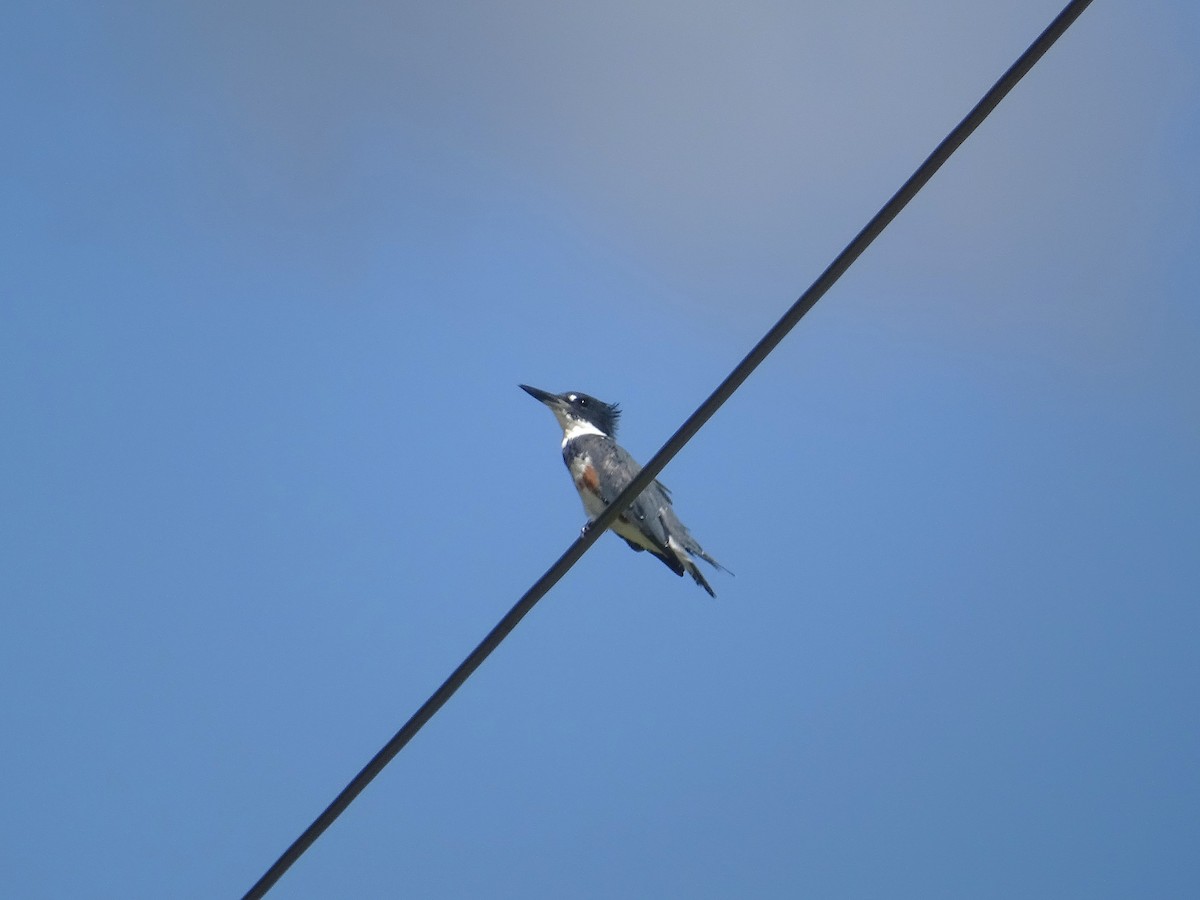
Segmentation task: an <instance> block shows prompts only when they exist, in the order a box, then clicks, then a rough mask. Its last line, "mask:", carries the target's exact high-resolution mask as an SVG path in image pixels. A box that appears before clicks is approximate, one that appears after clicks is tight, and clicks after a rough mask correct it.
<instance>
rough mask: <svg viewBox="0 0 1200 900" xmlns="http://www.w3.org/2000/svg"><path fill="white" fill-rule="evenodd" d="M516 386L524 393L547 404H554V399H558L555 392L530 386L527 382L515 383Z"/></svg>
mask: <svg viewBox="0 0 1200 900" xmlns="http://www.w3.org/2000/svg"><path fill="white" fill-rule="evenodd" d="M517 386H518V387H519V388H520V389H521V390H523V391H524V392H525V393H527V394H528V395H529V396H530V397H532V398H533V399H534V400H538V401H541V402H542V403H545V404H546V405H547V406H554V405H555V403H556V401H557V400H558V397H557V396H556V395H555V394H551V393H550V392H549V391H542V390H538V389H537V388H535V387H530V386H529V385H527V384H521V385H517Z"/></svg>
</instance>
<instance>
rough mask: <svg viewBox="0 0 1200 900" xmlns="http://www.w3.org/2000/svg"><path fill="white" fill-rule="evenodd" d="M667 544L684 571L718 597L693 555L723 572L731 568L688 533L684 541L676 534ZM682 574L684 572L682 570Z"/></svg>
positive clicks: (709, 593)
mask: <svg viewBox="0 0 1200 900" xmlns="http://www.w3.org/2000/svg"><path fill="white" fill-rule="evenodd" d="M667 546H668V548H669V549H670V550H671V553H672V554H673V555H674V556H675V558H676V559H677V560H679V564H680V565H681V566H682V567H683V569H684V571H686V572H687V573H688V574H689V575H691V576H692V581H694V582H696V584H698V585H700V587H702V588H704V590H706V591H708V596H710V597H716V596H717V594H716V591H714V590H713V589H712V585H710V584H709V583H708V580H707V579H706V578H705V577H704V574H703V573H702V572H701V571H700V567H699V566H697V565H696V561H695V560H693V559H692V557H693V556H695V557H697V558H698V559H702V560H704V561H705V562H706V563H708V564H709V565H710V566H712V567H713V568H714V569H717V570H719V571H721V572H729V570H728V569H726V568H725V567H724V566H723V565H721V564H720V563H719V562H717V561H716V560H715V559H713V558H712V557H711V556H709V555H708V554H707V553H705V552H704V550H703V549H702V548H701V547H700V545H699V544H697V543H696V541H695V539H694V538H692V536H691V535H687V536H686V537H685V539H684V541H683V542H680V541H678V540H676V538H675V536H674V535H671V536H669V537H668V538H667ZM680 574H683V573H682V572H681V573H680ZM729 574H730V575H732V574H733V573H732V572H729Z"/></svg>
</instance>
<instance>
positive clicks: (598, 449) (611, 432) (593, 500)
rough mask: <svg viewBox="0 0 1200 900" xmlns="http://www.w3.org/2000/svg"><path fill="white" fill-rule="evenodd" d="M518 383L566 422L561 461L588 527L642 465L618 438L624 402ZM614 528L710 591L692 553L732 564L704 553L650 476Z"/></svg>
mask: <svg viewBox="0 0 1200 900" xmlns="http://www.w3.org/2000/svg"><path fill="white" fill-rule="evenodd" d="M518 387H520V388H521V390H523V391H525V393H527V394H529V395H530V396H531V397H533V398H534V399H535V400H538V401H540V402H542V403H544V404H545V405H546V406H547V407H549V409H550V412H552V413H554V418H555V419H557V420H558V424H559V425H561V426H562V430H563V439H562V454H563V462H565V463H566V465H567V469H568V471H570V473H571V480H572V481H574V482H575V489H576V490H577V491H579V498H580V499H581V500H582V501H583V508H584V510H585V511H586V512H587V515H588V524H587V525H585V526H584V530H585V531H586V530H587V528H588V527H589V526H590V525H591V523H592V522H593V521H594V520H595V519H596V517H597V516H599V515H600V514H601V513H602V512H603V511H604V508H605V507H607V506H608V505H609V504H610V503H612V502H613V501H614V500H615V499H617V496H618V495H619V494H620V493H621V492H622V491H623V490H625V488H626V487H628V486H629V484H630V482H632V481H633V479H634V478H635V477H636V476H637V473H638V472H640V471H641V470H642V467H641V466H640V465H638V464H637V463H636V462H635V461H634V459H633V457H632V456H630V455H629V453H628V451H626V450H625V448H624V447H622V446H621V445H620V444H618V443H617V441H616V434H617V421H618V420H619V419H620V417H621V410H620V407H619V406H618V405H617V404H615V403H605V402H604V401H603V400H597V399H596V398H595V397H592V396H590V395H589V394H583V393H579V392H577V391H569V392H567V393H565V394H552V393H550V392H549V391H543V390H540V389H539V388H535V387H530V386H529V385H527V384H522V385H518ZM612 530H613V531H614V532H616V534H617V536H618V537H619V538H621V539H622V540H623V541H625V543H626V544H628V545H629V546H630V547H632V548H633V549H634V550H636V551H637V552H639V553H641V552H643V551H646V550H648V551H650V553H652V554H653V555H654V556H656V557H658V558H659V559H660V560H662V562H663V564H664V565H666V567H667V568H668V569H670V570H671V571H672V572H674V573H675V574H676V575H678V576H679V577H680V578H682V577H683V574H684V573H685V572H686V573H688V574H689V575H691V576H692V580H693V581H695V582H696V584H698V585H700V587H702V588H704V590H706V591H707V592H708V595H709V596H710V597H716V596H717V595H716V593H715V592H714V591H713V589H712V586H711V585H710V584H709V583H708V581H706V580H705V578H704V575H703V573H702V572H701V571H700V569H699V567H698V566H697V565H696V563H695V561H694V560H693V559H692V557H696V558H697V559H702V560H704V561H705V562H706V563H708V564H709V565H710V566H712V567H713V568H715V569H717V570H719V571H724V572H728V571H729V570H728V569H726V568H725V567H724V566H723V565H721V564H720V563H719V562H717V561H716V560H715V559H713V558H712V557H711V556H709V555H708V554H707V553H705V552H704V549H703V548H702V547H701V546H700V544H699V543H698V542H697V541H696V539H695V538H694V537H692V534H691V532H690V531H688V530H687V528H686V527H685V526H684V524H683V523H682V522H681V521H679V517H678V516H677V515H675V510H674V509H673V508H672V506H671V494H670V492H669V491H668V490H667V488H666V487H665V486H664V485H663V484H662V483H661V482H659V481H652V482H651V483H650V484H649V485H648V486H647V487H646V489H645V490H643V491H642V493H641V494H639V495H638V497H637V498H636V499H635V500H634V501H633V502H632V503H631V504H629V506H628V507H627V508H626V509H625V511H624V512H622V513H621V515H619V516H618V517H617V518H616V520H615V521H614V522H613V523H612Z"/></svg>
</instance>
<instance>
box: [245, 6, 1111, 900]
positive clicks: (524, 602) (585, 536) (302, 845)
mask: <svg viewBox="0 0 1200 900" xmlns="http://www.w3.org/2000/svg"><path fill="white" fill-rule="evenodd" d="M1090 4H1091V0H1072V2H1070V3H1068V4H1067V5H1066V7H1064V8H1063V10H1062V12H1060V13H1059V14H1058V16H1056V17H1055V19H1054V21H1053V22H1051V23H1050V24H1049V25H1048V26H1047V27H1046V29H1045V31H1043V32H1042V33H1041V34H1040V35H1038V37H1037V40H1035V41H1034V42H1033V43H1032V44H1030V45H1029V47H1028V49H1026V50H1025V52H1024V53H1022V54H1021V56H1020V57H1019V58H1018V59H1017V61H1016V62H1015V63H1013V64H1012V65H1011V66H1010V67H1009V68H1008V70H1007V71H1006V72H1005V73H1004V74H1003V75H1001V76H1000V78H999V79H998V80H997V81H996V83H995V84H994V85H992V87H991V89H990V90H989V91H988V92H987V93H986V94H984V96H983V99H981V100H980V101H979V102H978V103H977V104H975V106H974V107H973V108H972V109H971V111H970V112H969V113H967V115H966V117H965V118H963V120H962V121H961V122H959V124H958V125H957V126H955V128H954V130H953V131H951V132H950V133H949V134H948V135H947V136H946V137H945V139H944V140H943V141H942V142H941V143H940V144H938V145H937V147H936V148H934V151H933V152H932V153H931V154H929V156H928V157H927V158H926V160H925V161H924V162H923V163H921V165H920V166H919V167H918V168H917V170H916V171H915V172H914V173H913V174H912V176H911V177H910V178H909V179H908V181H906V182H904V184H903V185H901V187H900V189H899V190H898V191H896V193H895V194H893V195H892V197H891V199H890V200H888V202H887V203H885V204H884V205H883V208H882V209H880V210H879V212H877V213H876V214H875V216H874V217H873V218H872V219H871V221H869V222H868V223H867V224H866V226H865V227H864V228H863V229H862V231H860V232H859V233H858V234H857V235H855V237H854V239H853V240H852V241H851V242H850V243H849V244H847V245H846V248H845V249H844V250H842V252H841V253H839V254H838V255H837V257H836V258H835V259H834V261H833V262H832V263H830V264H829V267H828V268H826V269H825V271H824V272H822V273H821V274H820V276H819V277H818V278H817V280H816V281H814V282H813V283H812V285H811V286H810V287H809V288H808V290H806V291H805V292H804V293H803V294H801V295H800V298H799V299H798V300H797V301H796V302H795V303H794V304H792V306H791V308H789V309H788V311H787V312H786V313H784V315H783V317H782V318H780V320H779V321H778V322H776V323H775V325H774V326H772V328H771V330H770V331H768V332H767V333H766V335H765V336H764V337H763V338H762V340H760V341H759V342H758V343H757V344H755V345H754V348H753V349H752V350H751V351H750V352H749V353H748V354H746V356H745V358H744V359H743V360H742V361H741V362H740V363H738V364H737V366H736V367H735V368H734V369H733V371H732V372H730V373H729V375H728V376H727V377H726V378H725V380H724V381H722V382H721V383H720V384H719V385H718V386H717V388H716V390H714V391H713V392H712V393H711V394H710V395H709V396H708V399H706V400H705V401H704V402H703V403H701V404H700V406H699V407H698V408H697V409H696V411H695V412H694V413H692V414H691V415H690V416H689V417H688V418H687V420H686V421H685V422H684V423H683V424H682V425H681V426H679V429H678V430H677V431H676V432H675V433H674V434H673V435H671V437H670V438H669V439H668V440H667V442H666V443H665V444H663V446H662V449H661V450H659V451H658V452H657V453H656V454H654V456H653V457H652V458H651V459H650V461H649V462H648V463H646V465H645V467H644V468H643V469H642V471H641V472H639V473H638V475H637V477H635V478H634V479H633V481H632V482H631V483H630V485H629V487H627V488H626V489H625V490H624V491H622V492H621V494H620V496H618V497H617V499H616V500H614V501H613V502H612V504H611V505H610V506H608V507H607V508H606V509H605V510H604V512H603V513H601V514H600V515H599V516H597V517H596V519H595V521H594V522H593V523H592V524H591V526H590V527H588V528H587V529H586V530H585V531H584V532H583V533H582V534H581V535H580V536H579V537H578V538H577V539H576V540H575V542H574V543H573V544H571V546H570V547H568V548H567V550H566V552H565V553H563V555H562V556H560V557H559V558H558V559H557V560H556V561H555V563H554V564H553V565H552V566H550V568H549V569H547V570H546V572H545V574H543V575H542V577H541V578H539V579H538V580H537V581H536V582H535V583H534V585H533V586H532V587H531V588H529V590H528V591H526V592H525V594H524V595H523V596H522V597H521V599H520V600H518V601H517V603H516V605H514V606H513V608H512V609H510V610H509V611H508V613H507V614H506V615H505V616H504V618H503V619H501V620H500V622H499V623H498V624H497V625H496V627H495V628H493V629H492V630H491V631H490V632H488V635H487V637H485V638H484V639H483V640H482V641H480V643H479V646H477V647H476V648H475V649H474V650H472V651H471V653H470V655H469V656H467V658H466V659H464V660H463V661H462V663H461V664H459V666H458V668H456V669H455V670H454V671H453V672H452V673H451V674H450V676H449V677H448V678H447V679H446V680H445V681H444V682H442V685H441V687H439V688H438V689H437V690H436V691H434V692H433V694H432V695H431V696H430V697H429V699H428V700H426V701H425V703H423V704H422V705H421V708H420V709H418V710H417V711H416V712H415V713H413V715H412V718H410V719H409V720H408V721H407V722H405V723H404V726H403V727H402V728H401V729H400V730H399V731H397V732H396V734H395V735H394V736H393V737H392V739H391V740H389V741H388V742H387V743H386V744H385V745H384V746H383V748H382V749H381V750H380V751H379V752H378V753H376V754H375V756H374V757H372V759H371V761H370V762H368V763H367V764H366V765H365V766H364V767H363V768H362V770H361V771H360V772H359V773H358V774H357V775H356V776H354V778H353V780H351V782H350V783H349V784H348V785H346V787H345V788H343V789H342V792H341V793H340V794H338V795H337V797H335V798H334V800H333V802H332V803H330V804H329V806H327V807H326V808H325V810H324V811H323V812H322V813H321V814H320V815H319V816H317V818H316V819H315V820H313V822H312V824H311V825H309V826H308V828H306V829H305V830H304V833H303V834H301V835H300V836H299V837H298V838H296V840H295V841H294V842H293V843H292V844H291V846H289V847H288V848H287V850H285V851H284V853H283V854H282V855H281V856H280V857H279V859H277V860H276V861H275V863H274V864H273V865H272V866H271V868H269V869H268V870H267V871H266V873H264V874H263V876H262V877H261V878H260V879H259V880H258V881H257V882H255V884H254V886H253V887H251V888H250V890H249V891H247V892H246V894H245V897H244V900H257V898H260V897H263V896H264V895H265V894H266V893H267V891H269V890H270V889H271V887H272V886H274V884H275V883H276V882H277V881H278V880H279V879H280V878H281V877H282V876H283V874H284V873H285V872H286V871H287V870H288V869H289V868H290V867H291V865H292V864H293V863H294V862H295V861H296V860H297V859H299V858H300V857H301V856H302V855H303V854H304V852H305V851H306V850H307V849H308V848H309V847H311V846H312V844H313V842H315V841H316V839H317V838H318V837H320V836H321V834H322V833H323V832H324V831H325V829H326V828H328V827H329V826H330V825H332V824H333V822H334V820H335V819H337V817H338V816H340V815H341V814H342V813H343V812H344V811H345V809H346V807H348V806H349V805H350V804H351V803H352V802H353V801H354V798H355V797H357V796H358V795H359V794H360V793H362V791H363V789H364V788H366V786H367V785H368V784H370V783H371V781H372V780H373V779H374V778H375V776H376V775H378V774H379V773H380V772H381V771H383V768H384V766H386V765H387V764H388V763H389V762H391V761H392V759H393V758H394V757H395V756H396V754H398V753H399V752H400V751H401V750H402V749H404V746H405V745H406V744H407V743H408V742H409V741H410V740H412V738H413V736H414V735H416V733H417V732H418V731H420V730H421V728H422V727H423V726H424V725H425V723H426V722H428V721H429V720H430V719H431V718H433V715H434V714H435V713H436V712H437V711H438V710H439V709H441V708H442V706H444V705H445V703H446V701H447V700H449V699H450V698H451V697H452V696H453V695H454V692H455V691H457V690H458V689H459V688H460V687H461V686H462V684H463V683H464V682H465V681H466V680H467V679H468V678H470V677H471V674H472V673H473V672H474V671H475V670H476V669H478V668H479V666H480V665H481V664H482V663H483V661H484V660H485V659H487V657H488V656H489V655H490V654H491V652H492V651H493V650H495V649H496V647H498V646H499V645H500V642H501V641H503V640H504V639H505V638H506V637H507V636H508V635H509V633H510V632H512V630H513V629H514V628H516V627H517V625H518V624H519V623H520V621H521V620H522V619H523V618H525V615H526V614H527V613H528V612H529V611H530V610H531V609H533V606H534V604H536V603H537V602H538V601H539V600H540V599H541V598H542V597H543V596H545V595H546V593H547V592H548V591H549V590H550V588H552V587H554V585H555V584H557V583H558V581H559V580H560V579H561V578H562V577H563V576H564V575H565V574H566V573H567V571H568V570H569V569H570V568H571V567H572V566H573V565H575V563H576V562H578V561H579V559H580V557H582V556H583V554H584V553H585V552H587V550H588V548H589V547H591V546H592V544H594V543H595V542H596V540H597V539H598V538H599V537H600V535H601V534H602V533H603V532H604V530H605V529H606V528H608V526H609V525H611V524H612V523H613V521H614V520H615V519H616V518H617V516H619V515H620V514H621V513H622V512H624V511H625V508H626V507H627V506H629V504H630V503H632V502H633V500H634V498H635V497H637V495H638V494H640V493H641V492H642V491H643V490H645V489H646V486H647V485H649V484H650V482H651V481H653V480H654V479H655V478H657V477H658V474H659V473H660V472H661V471H662V470H663V469H664V468H665V467H666V465H667V463H669V462H670V461H671V460H672V459H674V457H675V455H676V454H677V453H678V452H679V451H680V450H681V449H683V446H684V445H685V444H686V443H687V442H688V441H689V440H691V439H692V437H693V436H695V434H696V432H698V431H699V430H700V428H701V427H702V426H703V425H704V424H705V423H706V422H707V421H708V420H709V419H711V418H712V417H713V414H714V413H716V411H717V410H718V409H720V408H721V406H722V405H723V404H724V403H725V401H726V400H728V399H729V398H730V397H731V396H732V395H733V392H734V391H736V390H737V389H738V388H739V387H740V386H741V385H742V383H743V382H744V381H745V380H746V379H747V378H749V377H750V374H751V373H752V372H753V371H754V370H755V369H756V368H758V366H759V364H760V363H761V362H762V361H763V360H764V359H766V358H767V356H768V355H769V354H770V353H771V351H772V350H774V349H775V347H777V346H778V345H779V343H780V341H782V340H783V339H784V337H786V336H787V334H788V332H789V331H791V330H792V328H794V327H795V326H796V323H798V322H799V321H800V319H802V318H803V317H804V315H805V314H806V313H807V312H808V311H809V310H810V309H812V308H813V306H815V305H816V303H817V301H818V300H820V299H821V297H823V296H824V295H825V293H826V291H828V290H829V289H830V288H831V287H832V286H833V285H834V283H835V282H836V281H837V280H838V279H839V278H840V277H841V276H842V275H843V274H844V273H845V272H846V270H847V269H849V268H850V266H851V265H852V264H853V263H854V261H855V260H856V259H858V257H859V256H861V255H862V254H863V252H864V251H865V250H866V249H867V247H869V246H870V245H871V243H872V242H873V241H874V240H875V238H877V237H878V236H879V235H880V233H881V232H882V231H883V229H884V228H886V227H887V226H888V225H889V224H890V223H891V221H892V220H893V219H895V218H896V216H897V215H899V214H900V211H901V210H902V209H904V207H905V206H906V205H907V204H908V201H910V200H911V199H912V198H913V197H915V196H916V195H917V192H918V191H920V190H921V188H923V187H924V186H925V185H926V184H927V183H928V182H929V180H930V179H931V178H932V177H933V176H934V175H935V174H936V173H937V170H938V169H940V168H941V167H942V164H943V163H944V162H946V160H947V159H949V158H950V156H951V155H952V154H953V153H954V151H955V150H957V149H958V148H959V147H960V146H961V145H962V143H963V142H964V141H965V140H966V139H967V138H968V137H970V135H971V134H972V132H974V131H975V129H976V128H978V127H979V125H980V124H981V123H982V122H983V120H984V119H986V118H987V117H988V115H989V114H990V113H991V112H992V110H993V109H995V108H996V106H997V104H999V103H1000V101H1001V100H1003V99H1004V97H1005V96H1006V95H1007V94H1008V92H1009V91H1011V90H1012V89H1013V87H1015V86H1016V84H1017V82H1019V81H1020V80H1021V79H1022V78H1023V77H1024V76H1025V75H1026V73H1028V72H1029V70H1030V69H1032V68H1033V66H1034V64H1035V63H1037V61H1038V60H1039V59H1041V58H1042V56H1043V55H1045V53H1046V51H1047V50H1049V49H1050V48H1051V47H1052V46H1053V45H1054V43H1055V41H1057V40H1058V39H1059V38H1060V37H1062V35H1063V34H1064V33H1065V32H1066V30H1067V29H1068V28H1069V27H1070V26H1071V24H1072V23H1073V22H1074V21H1075V20H1076V19H1078V18H1079V16H1080V15H1081V14H1082V13H1083V11H1084V10H1085V9H1087V7H1088V6H1089V5H1090Z"/></svg>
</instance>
